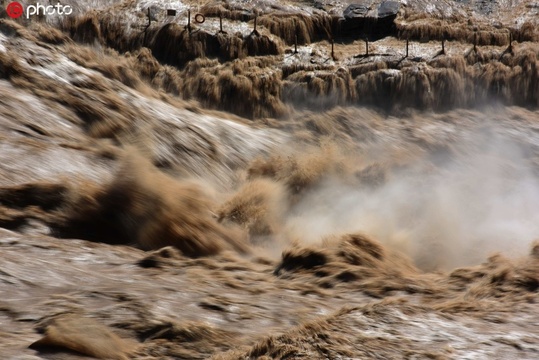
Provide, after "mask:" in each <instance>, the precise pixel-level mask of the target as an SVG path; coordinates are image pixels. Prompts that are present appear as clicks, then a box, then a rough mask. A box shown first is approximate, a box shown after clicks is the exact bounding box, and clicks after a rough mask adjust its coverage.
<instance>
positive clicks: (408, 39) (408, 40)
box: [406, 36, 410, 57]
mask: <svg viewBox="0 0 539 360" xmlns="http://www.w3.org/2000/svg"><path fill="white" fill-rule="evenodd" d="M409 42H410V38H409V36H406V57H408V43H409Z"/></svg>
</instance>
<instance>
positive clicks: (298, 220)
mask: <svg viewBox="0 0 539 360" xmlns="http://www.w3.org/2000/svg"><path fill="white" fill-rule="evenodd" d="M107 4H108V3H106V4H105V3H104V4H102V5H103V6H108V5H107ZM418 4H420V3H418ZM418 4H415V3H414V6H416V5H417V6H419V5H418ZM441 4H443V5H444V6H445V5H446V3H445V2H444V3H441ZM504 4H505V3H504ZM504 4H502V5H504ZM131 5H132V4H131V3H129V2H126V3H124V4H123V5H122V6H124V7H126V8H131ZM285 5H286V4H285ZM500 6H501V5H500ZM504 6H505V5H504ZM208 11H209V10H208ZM230 11H231V13H230V14H229V15H230V16H231V17H233V11H232V10H230ZM500 16H501V15H500ZM228 20H231V19H228ZM228 20H227V21H228ZM0 21H1V22H2V24H1V26H0V63H1V67H0V74H1V79H0V95H1V96H0V294H1V296H0V357H2V358H3V359H19V360H23V359H35V360H37V359H66V360H67V359H69V360H75V359H91V358H101V359H147V360H150V359H206V358H211V359H250V358H253V359H255V358H260V359H403V358H406V359H423V358H425V359H426V358H430V359H432V358H435V359H517V358H518V359H536V358H538V357H539V315H538V314H539V305H538V301H539V243H538V242H537V239H539V225H538V224H539V205H538V204H539V178H538V176H539V171H538V166H539V135H538V134H539V133H538V130H539V125H538V120H539V112H538V110H537V109H536V107H534V106H535V105H536V104H535V105H534V104H533V103H529V102H528V103H527V105H528V106H527V107H519V106H514V102H513V100H514V99H517V98H518V96H519V95H518V91H520V90H522V89H527V90H526V91H527V92H526V94H523V96H524V97H525V99H532V98H533V94H539V88H537V84H539V82H538V81H537V79H538V78H539V77H537V71H538V69H539V64H538V63H537V55H538V53H537V46H536V45H537V44H534V43H531V42H530V43H527V44H520V45H519V47H518V48H517V51H516V55H515V59H516V58H518V59H520V60H519V61H516V60H515V61H513V60H507V59H505V60H503V59H502V60H500V62H498V61H497V60H495V59H494V58H495V56H498V55H500V53H501V52H502V51H503V47H495V46H493V47H491V48H488V49H487V48H485V49H483V50H482V51H483V52H482V56H483V58H482V59H476V60H477V63H468V62H473V61H472V60H473V59H472V60H470V59H469V58H468V59H467V60H466V61H464V60H462V58H459V60H454V59H453V60H451V59H449V60H447V59H446V58H442V59H441V60H440V63H433V62H430V63H429V62H428V61H420V62H419V64H418V66H417V68H416V69H415V70H414V71H416V72H418V74H419V73H421V72H422V71H424V74H431V75H432V74H436V76H440V77H431V78H428V76H427V77H426V78H425V77H423V78H422V79H423V80H424V79H430V80H428V81H427V83H428V86H433V89H435V91H441V93H443V91H446V90H447V91H449V90H451V89H454V88H453V87H452V86H456V88H459V86H460V85H459V84H461V85H462V83H459V82H458V81H461V80H462V79H465V78H466V76H467V75H466V74H469V72H468V71H471V70H470V69H471V68H473V69H475V70H473V71H479V70H477V69H479V68H481V69H486V68H488V67H489V66H491V67H493V68H495V67H496V68H497V69H498V70H499V72H495V73H491V72H489V71H490V70H488V71H487V72H488V74H490V75H488V76H491V75H492V76H491V77H490V78H489V79H490V80H492V79H494V80H495V81H498V80H499V78H498V77H502V76H506V75H507V76H508V78H507V79H510V81H509V83H510V86H507V87H503V86H502V85H501V82H498V83H499V84H500V85H499V88H497V89H498V90H497V92H496V95H497V96H496V97H495V98H496V101H494V100H493V101H492V102H489V103H484V104H481V106H476V107H473V106H471V107H470V106H466V107H467V108H461V107H452V106H451V107H450V108H448V109H444V110H443V111H440V109H429V108H427V109H425V108H423V109H415V108H414V106H409V107H403V108H402V109H401V108H399V107H397V108H393V109H389V108H383V107H382V108H380V107H370V106H368V107H364V106H357V105H358V104H357V103H356V104H351V103H350V102H349V101H348V100H350V99H348V100H347V101H340V100H338V99H339V96H341V95H342V94H343V93H345V92H348V91H349V89H351V88H352V87H355V86H356V85H354V84H355V83H353V82H352V80H354V81H355V80H357V79H356V78H357V77H360V76H364V77H365V78H364V80H365V79H366V78H369V79H371V80H372V82H370V84H377V83H379V84H382V88H381V89H383V86H384V85H383V81H382V80H383V79H386V80H387V81H388V82H389V83H391V82H392V81H393V83H392V84H393V85H391V86H394V87H390V88H392V89H408V92H407V93H406V94H404V93H403V94H402V95H399V93H393V94H392V95H391V96H393V98H394V99H397V100H398V101H401V100H402V101H404V100H406V99H410V98H414V96H417V97H422V96H423V95H424V94H427V93H428V92H425V91H426V89H427V88H422V87H421V86H422V85H421V86H420V84H419V85H418V87H417V88H415V89H416V90H417V93H414V92H410V88H407V86H411V85H410V84H412V83H411V82H409V80H410V79H411V77H401V79H403V83H402V84H400V85H399V84H397V83H396V82H395V81H396V80H395V79H398V78H399V77H398V76H401V75H402V74H401V73H400V72H401V71H402V72H403V73H405V72H406V71H409V70H406V69H405V68H402V69H389V68H388V65H387V64H386V63H384V65H381V64H380V63H379V61H380V59H379V58H377V57H376V56H375V57H374V58H373V59H371V60H372V61H371V60H365V61H366V62H368V64H363V63H362V64H359V67H358V64H357V63H355V62H353V61H354V60H353V56H354V55H355V53H356V50H357V46H356V45H357V44H351V45H350V44H348V45H346V44H340V45H339V51H340V54H341V58H340V59H339V60H337V63H332V64H325V65H324V66H323V67H322V66H321V65H320V64H318V63H317V62H319V61H322V60H321V59H322V58H323V56H324V54H323V53H321V51H325V50H323V49H324V48H325V47H327V46H325V44H323V43H313V44H307V45H306V47H305V48H302V49H301V53H300V54H299V55H298V58H297V59H295V60H294V59H292V60H291V59H290V58H286V56H288V55H286V54H281V55H279V56H282V57H279V56H276V55H268V56H260V57H257V58H251V57H247V58H245V59H240V60H237V61H232V62H227V61H225V62H224V63H222V64H221V63H219V62H218V61H217V60H212V59H210V60H208V59H198V60H195V61H194V62H193V64H191V65H190V66H191V67H189V65H188V66H187V67H186V68H181V69H178V68H173V67H171V66H168V65H164V64H162V63H159V61H158V60H157V59H155V58H154V57H153V56H152V54H151V52H150V51H149V50H141V51H139V52H136V51H135V52H134V53H126V54H120V53H118V52H117V51H115V50H111V49H107V48H106V47H102V45H98V43H97V42H95V43H93V44H90V45H88V44H86V45H84V44H80V43H77V42H76V41H74V40H72V39H70V38H69V36H68V33H66V34H62V33H61V32H59V31H58V30H53V29H52V28H50V27H49V26H48V25H46V24H35V23H33V24H24V23H23V22H20V23H15V22H11V21H6V20H0ZM231 21H232V20H231ZM233 21H238V20H233ZM239 23H241V21H239ZM238 26H246V24H244V23H242V25H238ZM261 31H262V32H263V33H264V34H266V32H265V31H266V30H265V29H263V28H261ZM78 41H80V39H78ZM276 41H277V40H276ZM279 41H280V40H279ZM395 41H396V40H395V39H385V40H381V42H380V43H377V44H374V46H378V49H382V50H383V49H385V47H386V46H389V45H391V44H393V43H394V42H395ZM434 46H437V45H434V44H418V45H417V46H416V47H415V48H414V51H417V52H420V51H421V52H422V54H423V56H429V54H431V53H434V52H435V49H434ZM466 46H467V45H466V44H463V43H460V44H455V48H454V49H456V50H452V51H455V54H448V57H447V58H450V57H451V56H452V55H455V56H457V55H456V52H457V50H458V52H460V51H461V50H463V49H465V48H466ZM352 47H353V49H352ZM307 48H308V49H307ZM199 50H200V49H199ZM326 50H327V49H326ZM197 51H198V50H197ZM309 51H311V52H312V53H311V52H309ZM384 51H385V50H384ZM317 52H318V53H317ZM480 55H481V54H480ZM395 56H396V55H395ZM458 56H461V55H458ZM302 59H303V60H306V61H308V60H309V59H311V60H312V61H313V62H310V64H311V65H313V64H314V65H313V67H312V69H311V68H305V69H303V70H301V69H299V70H298V69H295V70H292V67H290V66H291V64H292V65H294V62H298V61H300V60H301V61H303V60H302ZM444 59H445V60H444ZM498 59H499V58H498ZM349 60H350V62H348V61H349ZM356 60H357V59H356ZM446 60H447V61H446ZM362 61H363V60H362ZM504 61H505V62H504ZM441 63H443V67H445V68H451V67H452V66H455V67H460V68H458V69H457V70H456V71H457V72H459V74H460V75H459V76H461V78H458V79H457V80H458V81H457V80H455V79H456V78H455V77H454V76H453V75H452V74H453V73H451V72H450V71H446V72H443V71H438V70H436V66H438V65H440V64H441ZM295 65H297V64H295ZM309 66H310V65H309ZM337 67H342V69H341V70H339V71H337ZM352 68H353V69H355V70H353V69H352ZM245 69H248V70H245ZM276 69H277V70H276ZM489 69H490V68H489ZM446 70H447V69H446ZM180 71H182V72H180ZM302 71H303V72H304V73H301V72H302ZM354 71H355V72H357V73H354ZM287 72H292V73H300V75H301V76H300V75H297V76H295V77H294V76H293V75H291V77H290V78H288V79H284V78H283V74H285V73H287ZM309 73H312V74H311V75H312V76H311V75H309ZM182 74H183V75H185V74H191V75H192V76H193V78H196V79H198V80H201V81H203V85H204V86H202V85H200V87H199V88H196V89H189V88H190V87H192V86H195V85H196V84H197V82H195V81H192V80H189V79H186V78H184V77H182V76H183V75H182ZM231 74H236V75H238V76H237V77H235V78H234V77H233V76H232V77H231ZM264 74H265V75H264ZM343 74H344V75H343ZM398 74H401V75H398ZM473 74H475V75H473V76H479V75H478V74H480V73H479V72H475V73H473ZM493 74H494V75H493ZM522 74H524V75H522ZM534 74H535V75H534ZM240 75H241V76H240ZM261 75H264V76H266V77H265V78H263V79H262V80H257V79H258V77H259V76H261ZM309 76H310V77H309ZM407 76H408V75H407ZM418 76H420V75H418ZM429 76H430V75H429ZM452 76H453V77H452ZM471 76H472V75H471ZM473 76H472V77H470V78H467V79H468V80H465V81H470V79H473ZM485 76H486V75H485ZM497 76H498V77H497ZM534 76H535V77H534ZM352 77H354V79H352ZM448 78H451V79H453V80H454V81H453V80H451V81H449V80H448V82H446V83H445V82H444V83H443V84H448V86H447V87H446V88H444V87H443V86H442V87H436V86H435V85H433V84H436V81H437V80H440V79H442V80H444V81H445V80H447V79H448ZM480 78H482V79H483V78H484V77H480ZM347 79H348V80H350V81H349V82H347V81H348V80H347ZM497 79H498V80H497ZM524 79H525V81H524ZM490 80H488V81H490ZM494 80H493V81H494ZM189 81H191V82H189ZM204 81H205V82H204ZM257 81H259V82H257ZM305 81H310V82H312V84H313V86H312V88H311V90H313V91H320V92H319V93H318V96H319V99H322V100H324V99H326V100H324V101H326V103H324V106H320V107H316V109H317V110H313V108H310V106H309V102H308V101H307V102H303V103H298V102H295V101H288V102H287V101H286V100H287V99H286V92H283V89H288V90H290V89H291V88H294V86H296V85H298V84H300V85H298V86H299V87H301V86H303V85H301V83H302V82H305ZM361 81H363V80H361ZM488 81H487V83H488ZM294 82H296V83H294ZM404 82H406V84H404ZM389 83H387V84H389ZM253 84H254V85H253ZM328 84H333V85H331V86H330V85H328ZM387 84H386V85H387ZM403 84H404V85H403ZM422 84H423V85H424V84H426V83H422ZM212 85H215V89H218V90H215V91H213V92H210V93H208V94H210V95H211V96H212V97H210V98H209V99H210V100H211V101H216V103H215V104H213V105H211V106H204V105H207V104H206V103H204V99H201V98H200V94H203V93H204V92H205V91H210V90H211V89H212ZM401 85H402V86H403V87H400V86H401ZM457 85H458V86H457ZM197 86H198V85H197ZM388 86H390V85H388ZM253 87H258V88H257V89H256V91H255V90H252V91H250V92H245V93H241V94H243V95H242V96H244V97H245V99H246V100H249V101H253V103H252V104H251V105H252V106H251V105H250V107H245V106H244V107H241V106H237V104H235V103H232V104H231V103H226V104H225V102H227V101H228V102H230V98H228V97H227V98H222V97H221V94H225V93H227V91H229V92H230V91H232V90H231V89H236V90H241V89H243V90H242V91H244V90H245V89H253ZM186 89H189V91H186ZM316 89H319V90H316ZM444 89H445V90H444ZM463 89H464V90H465V91H470V92H473V91H472V90H473V89H475V90H477V91H479V90H481V89H483V88H480V87H478V88H470V87H467V85H466V86H464V87H463ZM478 89H479V90H478ZM500 89H501V90H500ZM195 90H196V91H195ZM296 90H297V88H296ZM475 90H474V91H475ZM487 90H488V89H487ZM490 90H492V89H490ZM197 91H198V92H197ZM334 91H337V92H334ZM339 91H343V92H341V93H340V92H339ZM481 91H482V90H481ZM195 93H196V94H198V95H197V96H194V95H193V94H195ZM487 93H488V91H487ZM295 94H296V95H298V94H300V92H296V93H295ZM328 94H329V95H332V94H333V95H335V94H337V95H338V96H337V95H335V96H336V97H334V98H324V96H326V95H328ZM339 94H341V95H339ZM350 94H352V93H349V95H350ZM466 94H467V93H464V96H465V95H466ZM481 94H483V93H481ZM481 94H480V95H481ZM300 95H301V94H300ZM356 95H357V94H356ZM356 95H354V96H356ZM453 95H455V94H453ZM461 95H462V94H460V95H459V96H461ZM483 95H484V94H483ZM483 95H481V96H483ZM279 96H281V98H279ZM298 96H299V95H298ZM470 96H472V95H471V93H470ZM473 96H478V95H477V94H475V93H474V95H473ZM500 98H501V99H502V100H503V99H505V100H506V102H505V103H504V102H503V101H501V102H500ZM257 99H258V100H257ZM336 99H337V100H336ZM403 99H404V100H403ZM428 99H431V98H430V97H428ZM288 100H290V99H288ZM308 100H309V99H308ZM431 100H432V99H431ZM197 101H200V102H197ZM254 101H259V102H256V103H255V102H254ZM309 101H311V102H312V101H313V99H310V100H309ZM398 101H397V102H398ZM526 101H527V100H526ZM314 102H317V101H314ZM433 103H436V102H433ZM517 103H518V102H517ZM275 104H277V105H278V106H277V105H275ZM306 104H307V106H306ZM462 104H464V102H463V103H462ZM370 105H376V104H370ZM273 106H276V107H275V108H278V109H279V114H280V115H279V117H275V118H273V117H269V116H267V117H265V115H267V114H268V113H267V112H266V110H267V109H268V108H272V107H273ZM208 107H209V108H211V109H213V110H210V109H208ZM215 109H229V110H230V112H223V111H217V110H215ZM242 109H243V110H245V111H251V113H250V115H252V114H253V112H254V113H257V111H259V112H258V114H259V115H260V114H265V115H264V116H254V118H253V117H252V116H248V117H247V118H243V117H239V116H237V114H238V113H241V111H240V110H242ZM246 109H247V110H246ZM265 109H266V110H265ZM434 110H437V111H434ZM235 114H236V115H235Z"/></svg>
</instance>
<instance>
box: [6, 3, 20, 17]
mask: <svg viewBox="0 0 539 360" xmlns="http://www.w3.org/2000/svg"><path fill="white" fill-rule="evenodd" d="M23 12H24V9H23V7H22V5H21V4H20V3H18V2H16V1H14V2H11V3H9V4H8V5H7V7H6V13H7V15H8V16H9V17H10V18H12V19H17V18H19V17H21V16H22V14H23Z"/></svg>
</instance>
